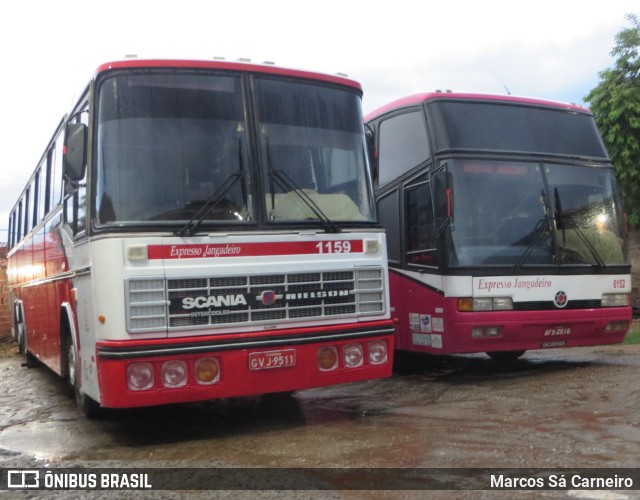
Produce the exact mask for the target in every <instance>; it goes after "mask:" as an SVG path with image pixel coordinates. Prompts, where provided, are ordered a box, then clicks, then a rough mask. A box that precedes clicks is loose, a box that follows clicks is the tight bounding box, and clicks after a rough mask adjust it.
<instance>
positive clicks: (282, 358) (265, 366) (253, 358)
mask: <svg viewBox="0 0 640 500" xmlns="http://www.w3.org/2000/svg"><path fill="white" fill-rule="evenodd" d="M295 365H296V350H295V349H283V350H281V351H263V352H252V353H251V354H249V370H269V369H272V368H285V367H287V366H295Z"/></svg>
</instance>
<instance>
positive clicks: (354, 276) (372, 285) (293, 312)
mask: <svg viewBox="0 0 640 500" xmlns="http://www.w3.org/2000/svg"><path fill="white" fill-rule="evenodd" d="M385 285H386V283H385V280H384V273H383V269H382V268H379V267H366V268H358V269H355V270H349V271H322V272H304V273H286V274H264V275H253V276H215V277H212V276H209V277H198V278H193V277H188V278H173V277H172V278H165V277H151V278H149V277H144V278H142V277H141V278H138V277H132V278H127V279H126V280H125V297H126V300H127V330H128V331H129V332H130V333H138V332H151V331H158V330H169V331H173V330H186V329H198V328H209V329H210V328H212V327H223V326H234V325H236V326H237V325H238V324H243V323H249V324H252V325H253V324H266V323H274V322H277V323H278V324H282V323H283V322H294V321H301V320H313V319H323V318H336V317H350V316H351V317H357V316H361V315H372V314H374V315H375V314H383V313H385V312H386V309H385V296H386V294H385V290H384V287H385Z"/></svg>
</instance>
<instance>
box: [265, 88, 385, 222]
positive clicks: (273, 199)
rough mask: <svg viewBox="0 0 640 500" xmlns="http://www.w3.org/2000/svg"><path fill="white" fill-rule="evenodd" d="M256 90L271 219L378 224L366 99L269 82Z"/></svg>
mask: <svg viewBox="0 0 640 500" xmlns="http://www.w3.org/2000/svg"><path fill="white" fill-rule="evenodd" d="M256 89H257V90H256V92H257V96H256V101H257V114H258V119H259V121H260V132H259V134H260V135H259V140H260V154H261V160H262V171H263V175H262V177H263V179H264V185H263V189H264V193H265V205H266V214H267V219H268V220H269V221H271V222H278V221H281V222H292V221H303V220H318V221H322V220H325V221H370V220H372V218H373V209H372V202H371V200H372V197H371V195H370V193H371V191H370V184H369V179H368V177H367V174H366V173H367V163H366V162H367V159H366V149H365V143H364V131H363V123H362V114H361V107H360V97H359V96H358V95H357V94H356V93H350V92H344V91H341V90H337V89H334V88H331V87H324V86H320V85H311V84H309V85H301V84H300V83H297V82H282V81H276V80H271V79H267V78H265V79H260V80H258V81H257V82H256Z"/></svg>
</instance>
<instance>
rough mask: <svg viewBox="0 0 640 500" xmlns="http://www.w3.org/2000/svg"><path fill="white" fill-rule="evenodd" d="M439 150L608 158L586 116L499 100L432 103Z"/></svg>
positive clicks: (590, 117)
mask: <svg viewBox="0 0 640 500" xmlns="http://www.w3.org/2000/svg"><path fill="white" fill-rule="evenodd" d="M428 111H429V113H430V115H429V116H430V117H431V119H432V120H433V125H434V127H433V128H434V130H435V138H436V141H435V143H436V148H437V149H438V150H440V151H443V150H452V149H455V150H468V151H487V150H488V151H501V152H507V151H510V152H515V153H518V154H523V153H535V154H546V155H555V156H557V155H563V156H565V155H566V156H573V157H576V156H577V157H590V158H603V159H606V158H608V155H607V152H606V150H605V148H604V144H603V142H602V139H601V138H600V134H599V133H598V129H597V127H596V124H595V122H594V120H593V117H592V116H591V115H589V114H587V113H580V112H577V111H567V110H566V109H563V108H549V107H544V108H543V107H535V106H514V105H513V104H511V103H497V102H495V101H490V102H481V101H469V102H464V101H448V100H439V99H438V100H435V101H433V102H429V103H428Z"/></svg>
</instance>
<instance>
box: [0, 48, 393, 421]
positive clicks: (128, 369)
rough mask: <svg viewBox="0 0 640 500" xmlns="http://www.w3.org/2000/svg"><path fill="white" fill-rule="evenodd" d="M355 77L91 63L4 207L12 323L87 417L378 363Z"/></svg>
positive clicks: (270, 389)
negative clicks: (11, 203)
mask: <svg viewBox="0 0 640 500" xmlns="http://www.w3.org/2000/svg"><path fill="white" fill-rule="evenodd" d="M361 96H362V91H361V87H360V85H359V84H358V83H356V82H354V81H352V80H349V79H347V78H343V77H341V76H333V75H325V74H318V73H312V72H306V71H300V70H291V69H284V68H278V67H275V66H273V65H270V64H250V63H242V62H228V61H209V62H206V61H186V60H126V61H120V62H113V63H108V64H104V65H102V66H100V67H99V68H98V69H97V71H96V72H95V74H94V75H93V77H92V78H91V80H90V82H89V84H88V86H87V87H86V89H85V90H84V92H83V93H82V96H81V97H80V99H79V100H78V101H77V104H76V105H75V106H74V107H73V109H72V110H71V111H70V112H69V114H68V115H67V116H65V118H64V119H63V120H62V121H61V122H60V125H59V126H58V128H57V129H56V131H55V133H54V135H53V137H52V139H51V141H50V143H49V144H48V146H47V148H46V150H45V152H44V154H43V155H42V157H41V160H40V162H39V164H38V166H37V168H36V169H35V171H34V173H33V175H32V176H31V178H30V180H29V182H28V184H27V186H26V188H25V189H24V191H23V192H22V193H21V194H20V196H19V198H18V201H17V203H16V205H15V207H14V209H13V211H12V212H11V214H10V220H9V247H10V250H9V257H8V258H9V264H8V273H9V280H10V296H11V302H12V313H13V328H14V330H13V331H14V336H15V337H16V339H17V340H18V342H19V345H20V348H21V350H22V351H23V352H24V354H25V355H26V356H27V361H28V362H33V361H39V362H41V363H43V364H45V365H47V366H48V367H50V368H51V369H53V370H54V371H55V372H57V373H58V374H60V375H61V376H63V377H66V379H67V380H68V382H69V384H70V385H71V386H72V387H73V388H74V389H75V392H76V396H77V398H78V401H79V404H80V406H81V408H82V409H83V410H84V411H85V413H88V414H92V413H95V411H97V410H98V409H99V408H100V407H109V408H127V407H138V406H150V405H159V404H165V403H180V402H189V401H198V400H206V399H213V398H223V397H235V396H241V395H252V394H263V393H274V392H291V391H295V390H299V389H305V388H310V387H318V386H325V385H329V384H338V383H343V382H351V381H360V380H366V379H373V378H381V377H386V376H389V375H390V374H391V368H392V351H393V337H392V334H393V331H394V328H393V323H392V321H391V319H390V312H389V303H388V301H389V296H388V284H387V279H388V278H387V259H386V243H385V235H384V231H383V229H382V228H381V226H380V224H379V222H378V221H377V218H376V215H375V203H374V201H373V194H372V193H373V191H372V184H371V179H370V175H369V166H368V160H367V148H366V141H365V135H364V127H363V123H362V112H361Z"/></svg>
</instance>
